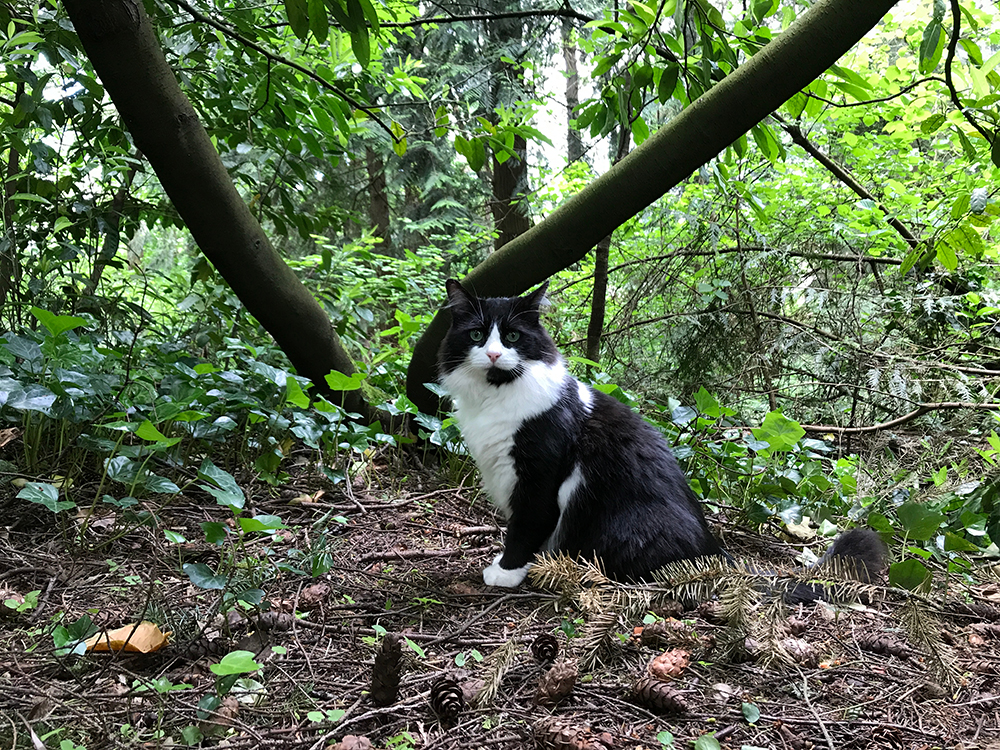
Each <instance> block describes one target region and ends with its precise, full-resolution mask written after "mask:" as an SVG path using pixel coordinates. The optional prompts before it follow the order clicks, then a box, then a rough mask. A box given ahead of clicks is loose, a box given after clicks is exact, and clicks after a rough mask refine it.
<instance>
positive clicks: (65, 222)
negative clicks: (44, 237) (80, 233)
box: [52, 216, 73, 234]
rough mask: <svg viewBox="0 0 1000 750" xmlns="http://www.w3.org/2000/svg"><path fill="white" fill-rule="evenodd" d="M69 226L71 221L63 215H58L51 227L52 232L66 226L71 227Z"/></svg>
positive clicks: (71, 223)
mask: <svg viewBox="0 0 1000 750" xmlns="http://www.w3.org/2000/svg"><path fill="white" fill-rule="evenodd" d="M71 226H73V222H72V221H70V220H69V219H67V218H66V217H65V216H60V217H59V218H58V219H56V223H55V225H54V226H53V227H52V234H56V233H57V232H61V231H62V230H63V229H66V227H71Z"/></svg>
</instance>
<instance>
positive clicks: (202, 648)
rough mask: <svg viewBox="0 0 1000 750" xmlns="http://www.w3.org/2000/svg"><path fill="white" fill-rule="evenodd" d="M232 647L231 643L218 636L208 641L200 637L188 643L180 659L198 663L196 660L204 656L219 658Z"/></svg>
mask: <svg viewBox="0 0 1000 750" xmlns="http://www.w3.org/2000/svg"><path fill="white" fill-rule="evenodd" d="M232 647H233V644H232V641H230V640H229V639H228V638H223V637H222V636H219V637H217V638H212V639H208V638H205V637H204V636H202V637H201V638H198V639H197V640H194V641H192V642H191V643H189V644H188V645H187V647H186V648H185V649H184V650H183V651H182V652H181V654H180V657H181V658H182V659H186V660H188V661H198V659H201V658H203V657H205V656H212V657H216V656H219V657H221V656H225V655H226V654H228V653H229V651H230V650H231V649H232Z"/></svg>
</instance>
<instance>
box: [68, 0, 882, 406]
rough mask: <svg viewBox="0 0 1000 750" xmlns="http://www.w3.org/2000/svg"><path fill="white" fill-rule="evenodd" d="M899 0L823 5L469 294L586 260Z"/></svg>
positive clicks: (421, 357)
mask: <svg viewBox="0 0 1000 750" xmlns="http://www.w3.org/2000/svg"><path fill="white" fill-rule="evenodd" d="M77 1H79V0H77ZM896 1H897V0H818V2H816V3H815V4H814V5H813V6H812V7H811V8H810V9H809V10H808V11H807V12H806V13H804V14H802V15H801V16H799V18H798V19H796V21H795V22H794V23H793V24H792V25H791V26H789V28H788V30H787V31H785V32H784V33H783V34H781V35H780V36H777V37H775V38H774V39H773V40H772V41H771V42H770V43H769V44H767V45H766V46H765V47H764V48H762V49H761V50H760V51H759V52H758V53H757V54H756V55H754V56H753V57H751V58H750V59H749V60H748V61H747V62H745V63H744V64H743V65H741V66H740V67H739V68H737V69H736V70H735V71H734V72H733V73H732V74H731V75H729V76H728V77H727V78H725V79H724V80H723V81H721V82H720V83H719V84H718V85H716V86H715V87H714V88H712V89H711V90H709V91H708V92H707V93H705V94H704V95H703V96H701V97H699V98H698V99H697V100H695V102H694V103H692V104H691V106H689V107H688V108H687V109H685V110H684V111H683V112H681V113H680V114H679V115H678V116H677V117H675V118H674V119H673V120H671V121H670V122H669V123H667V124H666V125H665V126H663V127H662V128H660V130H658V131H657V132H656V133H655V134H654V135H652V136H651V137H650V138H649V139H647V140H646V141H645V142H644V143H643V144H642V145H641V146H639V147H638V148H636V149H635V150H634V151H633V152H632V153H630V154H629V155H628V156H627V157H625V158H624V159H622V161H621V162H619V163H618V164H617V165H615V166H614V167H612V168H611V169H610V170H608V172H606V173H605V174H603V175H601V176H600V177H599V178H597V179H596V180H595V181H594V182H592V183H591V184H590V185H588V186H587V187H586V188H585V189H584V190H582V191H581V192H579V193H577V194H576V195H575V196H573V197H572V198H570V199H569V200H567V201H566V202H565V203H563V204H562V205H561V206H560V207H559V208H558V209H556V210H555V211H553V212H552V213H551V214H550V215H549V216H548V217H547V218H546V219H545V220H544V221H542V222H539V223H538V224H536V225H535V226H533V227H532V228H531V229H530V230H528V231H527V232H525V233H524V234H523V235H521V236H520V237H518V238H517V239H515V240H514V241H512V242H510V243H508V244H507V245H506V246H504V247H503V248H502V249H501V250H499V251H497V252H495V253H493V254H492V255H490V256H489V257H488V258H487V259H486V260H485V261H483V262H482V263H480V264H479V265H478V266H477V267H476V268H474V269H473V270H472V272H471V273H470V274H469V275H468V277H466V282H467V283H468V288H471V289H475V290H476V291H477V292H478V293H479V294H482V295H498V296H506V295H511V294H520V293H521V292H523V291H524V290H525V289H528V288H529V287H530V286H532V285H534V284H537V283H539V282H541V281H543V280H544V279H546V278H548V277H549V276H551V275H552V274H554V273H556V272H557V271H561V270H562V269H564V268H567V267H569V266H570V265H571V264H573V263H575V262H576V261H578V260H580V258H582V257H583V256H584V255H585V254H586V253H587V252H589V250H590V248H592V247H593V246H594V245H595V244H597V242H599V241H600V240H601V238H602V237H604V236H605V235H608V234H610V233H611V232H612V231H613V230H614V229H615V228H616V227H618V226H621V224H623V223H624V222H625V221H626V220H628V219H629V218H631V217H632V216H636V215H638V214H639V213H640V212H641V211H642V210H643V209H645V208H646V207H647V206H649V205H650V204H651V203H653V201H655V200H656V199H657V198H659V197H660V196H662V195H663V194H664V193H666V192H667V191H668V190H670V188H672V187H674V186H675V185H677V184H678V183H680V182H681V180H684V179H685V178H687V177H688V176H689V175H690V174H691V173H692V172H693V171H695V170H696V169H698V168H699V167H700V166H702V165H703V164H706V163H707V162H708V161H709V160H711V159H712V158H714V157H715V156H716V155H717V154H718V153H719V152H720V151H722V150H723V149H724V148H726V146H728V145H729V144H731V143H732V142H733V141H735V140H736V139H737V138H739V137H740V136H741V135H743V134H744V133H746V132H747V131H748V130H750V128H752V127H753V126H754V125H756V124H757V123H758V122H760V121H761V120H763V119H764V118H765V117H767V116H768V115H769V114H770V113H771V112H773V111H775V110H776V109H777V108H778V107H780V106H781V105H782V104H783V103H784V102H785V101H787V100H788V99H789V98H791V97H792V96H793V95H795V94H796V93H797V92H798V91H800V90H801V89H802V88H804V87H805V86H806V85H807V84H809V82H810V81H812V80H813V79H815V78H816V77H817V76H819V75H820V74H822V73H823V71H825V70H826V69H827V68H829V67H830V66H831V65H833V64H834V63H835V62H836V61H837V60H838V59H839V58H840V56H841V55H843V54H844V53H845V52H847V51H848V50H849V49H850V48H851V46H852V45H854V44H855V43H856V42H857V41H858V40H859V39H861V38H862V37H863V36H864V35H865V34H866V33H867V32H868V31H870V30H871V28H872V27H873V26H875V24H876V23H878V21H879V19H881V18H882V16H884V15H885V14H886V13H887V12H889V10H890V9H891V8H892V7H893V6H894V5H895V4H896ZM441 296H442V298H443V297H444V291H443V290H442V294H441ZM449 322H450V318H449V316H448V314H447V312H446V311H442V312H440V313H438V315H437V316H436V317H435V318H434V320H433V321H432V322H431V324H430V326H428V328H427V330H426V331H425V332H424V335H423V336H422V337H421V339H420V341H419V342H418V343H417V346H416V347H415V348H414V351H413V358H412V359H411V360H410V367H409V370H408V371H407V395H408V396H409V397H410V399H411V400H412V401H413V402H414V403H415V404H416V405H417V406H418V407H419V408H420V410H421V411H424V412H427V413H434V412H436V411H438V409H439V408H440V402H439V399H438V398H437V396H435V395H434V394H433V393H431V392H430V391H428V390H427V389H426V388H424V387H423V384H424V383H425V382H428V381H431V380H433V379H434V373H435V370H436V359H437V349H438V346H439V345H440V342H441V339H442V338H443V337H444V334H445V332H446V331H447V329H448V324H449Z"/></svg>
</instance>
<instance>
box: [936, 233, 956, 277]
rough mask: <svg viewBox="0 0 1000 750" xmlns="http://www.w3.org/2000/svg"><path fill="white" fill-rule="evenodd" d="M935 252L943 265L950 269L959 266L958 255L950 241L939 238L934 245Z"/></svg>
mask: <svg viewBox="0 0 1000 750" xmlns="http://www.w3.org/2000/svg"><path fill="white" fill-rule="evenodd" d="M934 252H935V254H936V255H937V259H938V261H939V262H940V263H941V265H942V266H944V267H945V268H947V269H948V270H949V271H954V270H956V269H957V268H958V256H957V255H956V254H955V248H954V247H952V246H951V244H950V243H949V242H946V241H945V240H944V239H941V240H939V241H938V243H937V245H935V246H934Z"/></svg>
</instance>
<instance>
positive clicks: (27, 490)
mask: <svg viewBox="0 0 1000 750" xmlns="http://www.w3.org/2000/svg"><path fill="white" fill-rule="evenodd" d="M17 496H18V497H19V498H21V499H22V500H27V501H28V502H29V503H37V504H38V505H42V506H44V507H46V508H48V509H49V510H51V511H52V512H53V513H58V512H60V511H63V510H69V509H70V508H75V507H76V503H74V502H73V501H72V500H60V499H59V490H58V489H56V487H55V486H54V485H51V484H46V483H44V482H28V483H27V484H26V485H24V487H23V488H21V491H20V492H18V493H17Z"/></svg>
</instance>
